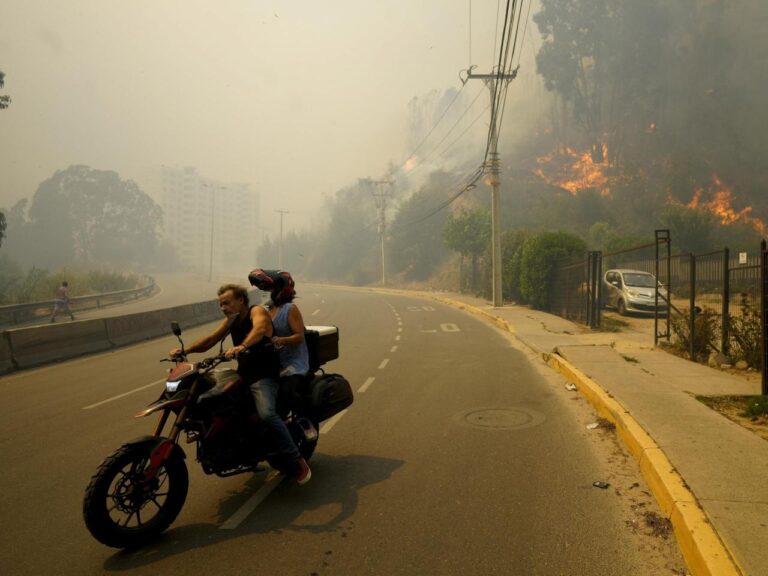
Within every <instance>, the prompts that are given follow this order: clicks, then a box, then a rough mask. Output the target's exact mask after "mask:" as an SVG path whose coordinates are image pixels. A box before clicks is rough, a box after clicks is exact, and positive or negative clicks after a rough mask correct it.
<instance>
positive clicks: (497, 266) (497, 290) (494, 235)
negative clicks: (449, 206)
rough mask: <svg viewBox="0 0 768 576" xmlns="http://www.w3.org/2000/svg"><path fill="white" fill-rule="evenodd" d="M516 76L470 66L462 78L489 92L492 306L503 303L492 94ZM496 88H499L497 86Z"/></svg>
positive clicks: (498, 173)
mask: <svg viewBox="0 0 768 576" xmlns="http://www.w3.org/2000/svg"><path fill="white" fill-rule="evenodd" d="M516 76H517V70H516V69H515V70H513V71H512V72H511V73H509V74H501V73H497V74H473V73H472V67H470V69H469V70H468V71H467V78H466V79H465V80H462V81H463V82H464V83H466V82H467V81H469V80H473V79H479V80H482V81H483V82H485V85H486V86H487V87H488V90H489V91H490V94H491V134H490V143H491V147H490V150H489V152H488V161H487V163H486V168H489V169H490V174H489V176H488V178H487V179H486V181H485V182H486V184H490V186H491V248H492V250H491V260H492V268H493V282H492V288H493V290H492V292H493V306H494V307H497V308H498V307H499V306H502V305H503V301H502V296H501V267H502V266H501V212H500V209H499V184H501V170H500V169H499V153H498V150H497V146H498V141H499V135H498V130H499V126H498V118H496V117H495V112H494V110H493V108H494V105H495V102H494V95H495V94H496V93H497V92H496V90H497V85H496V84H497V82H498V83H501V82H504V84H505V85H506V84H509V83H510V82H511V81H512V80H514V79H515V77H516ZM498 88H501V86H499V87H498Z"/></svg>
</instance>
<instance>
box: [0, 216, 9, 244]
mask: <svg viewBox="0 0 768 576" xmlns="http://www.w3.org/2000/svg"><path fill="white" fill-rule="evenodd" d="M7 225H8V224H7V223H6V222H5V214H4V213H3V212H0V246H2V245H3V238H5V228H6V226H7Z"/></svg>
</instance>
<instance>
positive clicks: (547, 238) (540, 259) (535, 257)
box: [520, 232, 587, 310]
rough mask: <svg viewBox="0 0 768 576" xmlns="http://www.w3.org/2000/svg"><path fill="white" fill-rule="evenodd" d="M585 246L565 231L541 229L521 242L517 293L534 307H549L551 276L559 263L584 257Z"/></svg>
mask: <svg viewBox="0 0 768 576" xmlns="http://www.w3.org/2000/svg"><path fill="white" fill-rule="evenodd" d="M586 249H587V246H586V244H585V242H584V240H582V239H581V238H579V237H578V236H575V235H573V234H568V233H567V232H542V233H541V234H537V235H536V236H532V237H530V238H529V239H528V240H527V241H526V242H525V244H524V245H523V249H522V255H521V258H520V292H521V294H522V296H523V298H525V300H526V301H527V302H528V303H529V304H530V305H531V306H533V307H534V308H538V309H539V310H549V307H550V302H551V296H552V294H553V291H554V290H555V289H556V286H554V275H555V271H556V270H557V267H558V266H559V265H561V264H566V263H569V262H572V261H573V260H575V259H577V258H582V257H584V253H585V251H586Z"/></svg>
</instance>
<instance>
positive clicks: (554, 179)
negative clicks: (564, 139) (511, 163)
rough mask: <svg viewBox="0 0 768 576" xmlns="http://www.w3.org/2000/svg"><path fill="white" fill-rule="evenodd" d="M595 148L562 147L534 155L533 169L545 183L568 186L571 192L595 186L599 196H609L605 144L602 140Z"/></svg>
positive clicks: (576, 192) (606, 149)
mask: <svg viewBox="0 0 768 576" xmlns="http://www.w3.org/2000/svg"><path fill="white" fill-rule="evenodd" d="M598 152H599V153H598V154H594V153H593V152H590V151H586V152H578V151H576V150H574V149H573V148H568V147H566V148H564V149H562V150H560V151H557V152H552V153H550V154H547V155H546V156H542V157H541V158H537V159H536V164H537V165H538V167H537V168H535V169H534V171H533V173H534V174H536V175H537V176H538V177H539V178H541V179H542V180H544V181H545V182H547V183H548V184H551V185H552V186H557V187H559V188H563V189H565V190H568V191H569V192H570V193H571V194H573V195H576V194H578V193H579V192H581V191H582V190H597V191H599V192H600V195H601V196H604V197H610V196H611V188H610V177H609V176H608V173H607V171H608V168H609V166H608V160H607V158H608V147H607V146H606V145H605V144H602V145H601V149H600V150H598ZM596 158H598V160H597V161H596Z"/></svg>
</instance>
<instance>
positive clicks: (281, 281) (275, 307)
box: [248, 268, 317, 441]
mask: <svg viewBox="0 0 768 576" xmlns="http://www.w3.org/2000/svg"><path fill="white" fill-rule="evenodd" d="M248 280H249V282H250V283H251V285H252V286H255V287H256V288H258V289H259V290H263V291H265V292H269V293H270V298H271V301H270V302H269V303H268V304H267V310H268V311H269V315H270V317H271V318H272V325H273V326H274V330H275V335H274V336H272V344H274V346H275V348H276V349H277V351H278V353H279V357H280V388H281V390H282V391H284V392H285V393H286V394H287V395H288V397H289V398H290V399H291V402H292V405H293V406H294V407H295V408H296V409H298V411H299V412H300V413H301V412H306V407H304V406H303V405H302V403H303V399H302V398H303V396H302V394H301V392H302V390H303V388H304V387H305V386H307V384H308V380H307V374H308V373H309V352H308V351H307V343H306V341H305V339H304V319H303V318H302V316H301V311H300V310H299V307H298V306H297V305H296V304H295V303H294V302H293V300H294V298H295V297H296V290H295V283H294V281H293V277H291V274H290V273H289V272H284V271H279V272H278V271H276V270H262V269H261V268H256V269H255V270H253V271H252V272H251V273H250V274H248ZM299 424H300V425H301V427H302V428H303V429H304V436H305V437H306V438H307V440H310V441H311V440H314V439H315V438H317V429H316V428H315V426H314V425H313V424H312V422H311V421H310V420H309V419H307V418H301V419H300V420H299Z"/></svg>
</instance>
